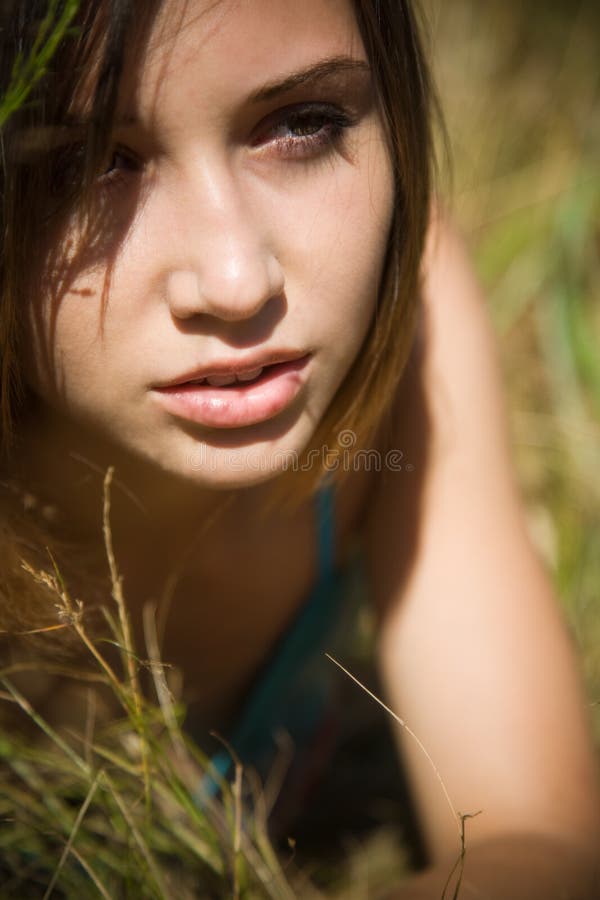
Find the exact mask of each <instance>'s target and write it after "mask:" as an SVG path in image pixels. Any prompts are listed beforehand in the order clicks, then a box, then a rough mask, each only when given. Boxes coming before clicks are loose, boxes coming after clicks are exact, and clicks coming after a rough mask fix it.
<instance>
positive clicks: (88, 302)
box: [28, 0, 393, 486]
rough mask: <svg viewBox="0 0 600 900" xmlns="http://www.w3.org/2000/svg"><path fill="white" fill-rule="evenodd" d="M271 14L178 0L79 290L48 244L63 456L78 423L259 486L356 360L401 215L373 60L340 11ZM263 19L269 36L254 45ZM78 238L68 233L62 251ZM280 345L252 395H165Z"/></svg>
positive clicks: (337, 6) (170, 466)
mask: <svg viewBox="0 0 600 900" xmlns="http://www.w3.org/2000/svg"><path fill="white" fill-rule="evenodd" d="M273 2H274V0H260V2H258V3H253V4H246V3H242V4H239V5H238V4H235V8H236V12H235V16H229V15H228V13H227V10H228V8H229V4H225V5H224V6H222V7H221V6H220V5H219V6H217V7H216V8H214V9H213V8H212V6H211V7H207V8H206V10H203V11H202V14H201V15H198V4H194V5H188V4H183V5H182V6H181V7H180V11H181V17H182V18H181V21H179V17H178V15H175V16H174V18H173V9H172V6H173V5H172V4H170V5H169V7H168V8H169V15H168V16H167V15H166V14H165V15H164V17H163V18H160V17H159V19H158V21H157V22H156V24H155V26H154V28H153V30H152V34H151V36H150V40H149V50H148V53H147V54H146V55H145V56H144V58H143V62H142V65H141V67H139V68H135V66H134V65H133V64H132V65H131V67H130V69H129V70H127V71H126V72H125V75H124V86H123V91H122V100H121V104H122V113H123V117H124V118H125V119H131V118H132V115H130V113H134V114H135V120H136V124H135V125H127V126H124V127H123V128H122V129H120V130H118V131H117V134H116V136H115V141H116V144H117V145H118V146H119V147H123V148H124V149H123V150H122V151H120V152H121V156H120V157H119V158H117V159H116V160H115V163H116V166H117V171H116V173H113V172H111V173H110V175H109V176H107V177H106V178H105V179H104V182H103V183H101V184H99V185H98V188H97V190H98V193H99V195H100V197H99V201H98V203H99V206H101V207H102V208H103V210H104V212H103V213H102V214H103V215H104V216H105V217H109V223H112V233H113V234H114V235H115V237H114V240H113V243H112V244H110V243H109V245H108V246H105V247H104V248H102V247H101V248H100V250H99V252H98V253H97V254H96V256H95V257H94V258H93V259H90V260H89V261H88V260H87V259H86V256H85V254H83V255H82V257H81V258H78V257H77V256H75V258H74V261H73V263H72V264H71V266H70V271H69V277H68V279H67V280H66V283H65V281H64V280H63V281H61V282H58V279H57V277H56V273H53V272H52V261H54V260H55V259H56V258H57V247H56V245H54V246H51V247H50V251H49V253H48V260H49V262H48V265H47V268H46V271H45V273H44V278H43V283H44V284H45V285H46V286H48V285H49V289H48V287H46V290H44V291H42V292H41V294H40V297H39V300H38V302H37V303H36V304H35V305H34V307H33V308H32V315H31V322H30V334H31V344H32V346H33V347H34V348H35V350H34V353H33V354H32V358H31V359H30V362H29V367H28V380H29V383H30V385H31V386H32V387H33V389H34V391H35V392H36V394H38V395H39V396H40V397H41V398H43V401H44V410H45V421H44V440H47V441H49V442H50V443H52V442H54V443H55V444H57V445H58V444H59V443H60V441H61V423H62V422H63V421H64V420H65V419H66V420H67V421H71V422H78V423H80V424H81V426H82V432H81V434H82V435H83V436H85V435H87V436H88V440H89V442H90V443H93V442H94V441H97V440H101V441H106V442H108V443H110V444H111V445H112V446H114V448H115V451H116V452H117V453H125V454H127V455H134V456H137V457H140V458H142V459H145V460H147V461H149V462H151V463H152V464H153V465H154V466H158V467H159V468H160V469H162V470H163V471H165V472H168V473H171V474H175V475H180V476H185V477H186V478H193V479H194V480H195V481H196V483H197V484H199V485H205V486H212V485H219V486H227V485H229V486H231V485H233V484H238V483H239V482H240V480H241V481H242V483H246V484H249V483H252V482H254V481H256V480H261V479H264V478H265V477H268V476H269V475H272V474H275V473H276V472H277V471H278V470H280V469H281V467H282V465H283V461H284V460H285V459H286V458H287V459H289V458H290V454H298V455H299V454H300V452H301V451H302V449H303V448H304V447H305V445H306V444H307V442H308V441H309V440H310V438H311V436H312V434H313V432H314V429H315V427H316V424H317V423H318V422H319V420H320V419H321V418H322V416H323V414H324V412H325V410H326V409H327V407H328V405H329V404H330V402H331V400H332V398H333V396H334V394H335V392H336V389H337V388H338V386H339V385H340V383H341V381H342V379H343V377H344V375H345V374H346V372H347V370H348V368H349V366H350V365H351V363H352V362H353V360H354V358H355V356H356V354H357V353H358V352H359V350H360V346H361V344H362V342H363V339H364V337H365V334H366V331H367V328H368V326H369V323H370V321H371V318H372V315H373V311H374V308H375V300H376V294H377V286H378V282H379V274H378V273H380V272H381V268H382V265H383V257H384V253H385V248H386V242H387V235H388V231H389V227H390V222H391V215H392V206H393V180H392V175H391V167H390V163H389V159H388V154H387V150H386V144H385V139H384V135H383V129H382V125H381V123H380V120H379V116H378V113H377V107H376V104H375V101H374V96H373V92H372V86H371V84H370V78H369V74H368V70H367V69H366V57H365V51H364V48H363V46H362V43H361V39H360V35H359V33H358V29H357V25H356V22H355V19H354V16H353V14H352V12H351V9H350V7H349V4H347V3H346V2H343V0H335V2H332V0H327V2H325V0H310V2H308V3H307V4H302V5H301V6H299V5H296V4H291V5H290V6H289V7H286V11H285V14H284V15H281V8H280V4H278V3H275V6H276V7H277V11H278V15H277V16H274V15H273V14H272V7H273ZM257 17H258V19H259V20H260V21H264V22H269V23H270V25H269V28H266V29H264V30H262V31H261V33H260V34H259V35H257V37H256V39H255V40H254V39H253V40H252V41H248V40H246V35H247V34H248V33H249V30H250V29H251V28H252V25H253V23H254V22H255V21H256V18H257ZM174 20H176V21H177V22H178V27H177V29H176V30H174V29H173V27H172V24H171V23H172V22H173V21H174ZM316 22H318V23H319V27H318V28H317V27H315V23H316ZM289 33H294V34H295V35H296V40H295V41H294V42H293V44H291V45H290V44H289V42H287V41H286V35H287V34H289ZM199 48H201V52H199ZM337 57H339V58H344V59H345V60H346V65H345V66H344V65H340V66H339V67H338V70H337V71H335V69H334V70H333V71H332V73H331V74H330V77H328V78H323V79H322V80H321V81H319V82H315V83H310V82H308V83H307V84H300V85H299V86H296V87H295V88H292V89H291V90H286V91H285V90H284V91H282V90H277V89H276V88H274V87H273V85H275V84H277V82H281V81H283V80H285V79H286V77H287V78H288V79H289V74H290V73H291V72H297V71H303V70H306V69H309V68H310V67H314V66H315V65H317V64H319V63H320V62H322V60H324V59H332V58H337ZM266 58H268V59H269V67H268V78H267V79H265V63H264V61H265V59H266ZM348 62H349V63H350V64H348ZM361 63H362V67H361V66H360V64H361ZM353 65H354V68H352V66H353ZM266 82H267V83H266ZM258 95H261V97H260V99H258V100H257V99H256V97H257V96H258ZM308 101H310V102H311V103H313V104H315V103H317V104H319V103H320V104H322V109H321V108H319V107H317V108H316V109H315V110H314V111H313V113H312V118H311V113H310V110H309V111H308V113H306V112H305V113H304V114H303V115H304V118H303V119H298V120H297V121H296V120H291V121H288V120H286V119H285V117H284V116H283V115H282V114H281V109H282V108H284V109H285V108H290V109H295V110H298V109H300V108H301V105H302V104H303V103H307V102H308ZM334 107H335V109H336V110H337V111H338V112H336V113H335V115H336V116H337V118H338V119H341V117H342V116H343V117H345V118H344V126H343V128H340V126H339V125H336V124H335V122H336V121H337V119H336V120H335V121H334V122H333V124H332V123H331V121H330V120H331V118H332V116H333V113H331V112H329V110H330V109H332V108H334ZM190 111H192V112H190ZM327 116H329V120H328V118H327ZM346 121H347V123H348V124H345V123H346ZM336 128H337V129H338V130H341V131H342V133H341V134H340V135H337V134H335V133H334V132H335V129H336ZM307 137H308V138H309V139H312V144H309V143H307V142H306V139H307ZM302 138H304V139H305V143H304V144H302V141H301V139H302ZM125 148H126V149H125ZM111 179H112V181H111ZM101 181H102V180H101ZM107 209H108V210H109V212H108V213H107V212H106V210H107ZM104 225H105V227H104V231H105V232H107V231H110V229H108V228H106V223H104ZM77 240H78V235H77V230H76V226H75V224H73V225H69V223H68V222H67V223H66V225H65V231H64V234H63V235H62V236H61V238H60V243H59V245H58V251H59V255H60V247H61V246H62V247H63V248H64V247H65V246H67V245H70V246H75V247H76V246H77ZM53 274H54V276H55V277H54V280H53ZM273 353H276V354H278V355H279V356H281V357H282V358H283V360H284V361H285V360H287V359H293V358H297V357H303V358H305V365H303V366H302V367H301V370H300V369H299V370H298V371H297V372H294V373H291V374H289V373H288V375H287V376H286V377H285V378H284V377H283V376H281V377H280V378H279V379H275V378H274V377H271V378H270V380H269V383H268V384H264V385H262V387H261V385H260V384H257V385H256V386H254V388H253V389H252V390H251V389H250V386H249V387H248V390H247V391H246V393H245V394H244V392H243V390H241V389H239V388H232V389H230V391H229V393H228V392H227V391H226V390H225V389H223V390H221V391H218V390H213V391H212V392H208V391H207V390H206V388H205V389H204V391H203V390H202V389H198V390H196V391H195V392H190V391H189V390H188V391H187V395H186V401H185V402H186V404H187V405H185V408H184V406H183V405H182V403H176V402H175V401H174V399H173V396H172V394H171V395H169V396H167V393H166V392H165V391H160V390H159V391H157V390H156V389H155V388H156V386H157V385H158V386H162V385H164V384H165V383H167V382H176V381H178V380H179V381H181V380H183V379H184V378H186V377H189V378H192V377H194V375H195V373H196V370H198V369H200V368H202V369H204V370H205V371H210V370H211V369H215V367H216V369H217V370H218V369H219V367H220V366H222V365H223V363H224V362H225V363H227V362H228V361H230V360H232V359H234V360H238V361H239V360H240V359H241V361H242V362H241V363H238V366H239V365H241V367H242V368H244V367H245V368H246V369H248V368H256V367H257V366H260V365H262V362H263V359H265V358H267V357H268V356H269V355H271V354H273ZM236 392H237V395H239V398H240V399H239V402H238V404H237V405H235V404H234V400H235V396H234V395H236ZM192 393H194V396H193V397H191V394H192ZM237 395H236V396H237ZM242 395H243V396H242ZM190 397H191V399H190ZM215 428H216V429H217V431H215ZM223 428H226V429H227V431H228V433H227V435H225V436H223V435H221V434H220V431H221V430H222V429H223ZM220 443H225V444H226V446H220ZM240 462H242V463H243V464H244V466H243V469H242V467H241V466H240ZM240 469H242V471H240Z"/></svg>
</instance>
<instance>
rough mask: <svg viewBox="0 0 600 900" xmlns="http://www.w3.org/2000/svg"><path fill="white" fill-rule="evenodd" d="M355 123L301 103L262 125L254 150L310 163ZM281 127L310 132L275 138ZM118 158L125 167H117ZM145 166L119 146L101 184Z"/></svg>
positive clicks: (334, 110)
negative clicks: (274, 153) (270, 151)
mask: <svg viewBox="0 0 600 900" xmlns="http://www.w3.org/2000/svg"><path fill="white" fill-rule="evenodd" d="M354 124H355V122H354V120H353V118H352V117H351V116H350V115H349V114H348V113H347V112H345V111H344V110H342V109H340V108H339V107H337V106H332V105H331V104H328V103H305V104H302V105H300V104H298V105H296V106H290V107H287V108H285V109H283V110H278V111H277V113H275V114H274V115H273V116H271V117H269V118H268V119H267V120H266V121H265V122H263V123H261V126H260V131H259V134H258V136H257V137H256V138H255V139H254V140H253V141H252V147H253V148H254V149H256V150H257V151H258V152H259V153H261V154H262V153H267V154H268V153H269V149H270V148H272V147H273V146H275V147H276V148H277V151H276V154H277V155H279V156H282V157H283V158H284V159H298V160H302V159H305V160H310V159H314V158H316V157H318V156H321V155H322V154H323V153H324V152H327V151H328V150H330V149H334V148H336V147H337V146H339V144H340V142H341V141H342V140H343V138H344V136H345V132H346V130H347V129H348V128H350V127H352V126H353V125H354ZM315 126H316V127H315ZM282 128H287V130H288V131H293V130H294V129H295V130H296V131H300V130H301V129H302V128H304V129H305V130H306V131H307V132H308V133H306V134H296V135H294V136H291V135H286V136H275V137H273V135H274V133H275V132H277V130H278V129H282ZM117 158H120V159H121V160H123V161H124V163H125V164H124V165H120V166H117V165H116V160H117ZM142 166H143V163H142V161H141V160H140V159H139V158H138V157H137V156H136V155H135V154H134V153H133V151H131V150H129V149H128V148H126V147H121V146H117V147H115V149H114V150H113V153H112V157H111V161H110V165H109V166H108V167H107V169H106V170H105V171H104V172H103V173H102V174H101V175H100V176H99V178H98V184H99V185H100V186H101V187H103V188H107V189H108V188H112V187H114V186H116V185H118V184H119V183H121V182H122V181H123V180H124V179H126V177H127V173H129V172H137V171H139V170H140V169H141V168H142Z"/></svg>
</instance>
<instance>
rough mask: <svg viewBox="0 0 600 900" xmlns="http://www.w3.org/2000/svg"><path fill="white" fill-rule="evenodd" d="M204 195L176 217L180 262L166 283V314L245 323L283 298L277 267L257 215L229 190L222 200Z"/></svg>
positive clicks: (213, 194)
mask: <svg viewBox="0 0 600 900" xmlns="http://www.w3.org/2000/svg"><path fill="white" fill-rule="evenodd" d="M203 193H204V196H203V197H202V198H199V197H196V198H195V203H194V209H193V210H190V211H189V213H188V215H187V216H186V217H185V220H184V221H181V219H180V224H181V230H180V231H179V234H178V235H177V239H178V243H179V247H180V252H179V253H178V257H179V258H178V260H177V263H176V265H175V266H173V267H172V269H171V271H170V272H169V274H168V283H167V296H168V302H169V306H170V310H171V313H172V315H173V316H175V317H176V318H177V319H182V320H185V319H190V318H193V317H194V316H198V315H201V314H205V315H210V316H214V317H216V318H219V319H222V320H224V321H232V322H233V321H237V320H243V319H249V318H251V317H252V316H255V315H257V313H259V312H260V310H261V309H262V308H263V306H264V305H265V304H266V303H267V302H268V301H269V300H270V299H271V298H274V297H278V296H280V295H281V294H282V292H283V288H284V275H283V270H282V267H281V265H280V263H279V260H278V259H277V257H276V255H275V253H274V252H273V250H272V248H271V247H270V243H269V240H268V236H266V235H265V234H264V233H263V229H262V228H261V225H264V223H261V222H260V215H259V211H256V210H254V211H252V210H250V209H249V207H248V204H247V203H245V202H244V198H243V197H240V196H236V195H235V193H234V192H233V191H231V190H230V191H229V192H228V194H227V196H225V192H224V191H219V192H216V191H214V190H213V191H209V192H203ZM207 194H208V196H207ZM183 247H185V250H184V253H183V254H181V249H182V248H183Z"/></svg>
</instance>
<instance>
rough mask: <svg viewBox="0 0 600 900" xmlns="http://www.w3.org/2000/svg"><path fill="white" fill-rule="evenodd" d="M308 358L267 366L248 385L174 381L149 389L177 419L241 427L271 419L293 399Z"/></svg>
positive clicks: (302, 378)
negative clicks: (166, 385) (181, 382)
mask: <svg viewBox="0 0 600 900" xmlns="http://www.w3.org/2000/svg"><path fill="white" fill-rule="evenodd" d="M308 359H309V357H308V356H303V357H301V359H294V360H291V361H290V362H285V363H278V364H277V365H273V366H268V367H267V368H266V369H265V371H264V372H263V374H262V375H261V376H260V377H259V378H258V379H257V380H256V381H253V382H251V383H248V384H244V383H243V382H239V383H238V384H235V385H232V386H231V387H213V386H212V385H210V384H178V385H173V386H171V387H161V388H154V389H153V390H154V392H155V393H156V394H157V395H158V397H160V401H161V403H162V405H163V407H164V408H165V409H166V410H167V412H169V413H170V414H171V415H174V416H177V417H178V418H180V419H186V420H187V421H188V422H194V423H195V424H197V425H203V426H205V427H206V428H243V427H244V426H247V425H257V424H258V423H259V422H266V421H267V420H268V419H272V418H273V417H274V416H276V415H278V414H279V413H280V412H283V410H284V409H286V408H287V407H288V406H289V405H290V404H291V403H292V402H293V400H294V399H295V398H296V396H297V394H298V392H299V391H300V388H301V387H302V385H303V383H304V380H305V373H304V371H303V370H304V368H305V366H306V364H307V362H308Z"/></svg>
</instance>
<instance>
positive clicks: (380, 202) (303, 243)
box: [284, 141, 394, 353]
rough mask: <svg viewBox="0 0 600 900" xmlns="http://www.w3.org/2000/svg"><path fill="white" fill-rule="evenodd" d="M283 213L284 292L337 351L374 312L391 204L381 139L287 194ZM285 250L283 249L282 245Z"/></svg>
mask: <svg viewBox="0 0 600 900" xmlns="http://www.w3.org/2000/svg"><path fill="white" fill-rule="evenodd" d="M292 205H293V207H294V209H297V210H299V212H298V213H297V215H296V216H294V217H293V218H290V219H289V222H288V230H287V232H286V233H287V234H288V235H293V236H294V237H293V239H291V240H290V241H289V244H290V246H291V247H293V248H294V249H295V250H296V256H295V258H294V257H293V255H292V254H291V253H290V259H289V265H288V272H289V274H290V279H291V292H292V293H293V288H294V286H296V287H298V288H299V291H300V293H301V294H302V298H303V300H302V308H301V310H300V312H299V314H300V315H302V314H303V312H305V314H306V317H307V318H308V316H309V315H310V317H311V318H312V320H313V322H314V321H316V322H318V324H319V327H320V328H321V330H327V332H328V333H331V336H333V337H335V338H336V340H337V342H338V344H337V346H338V348H339V351H340V353H347V352H348V345H350V349H351V350H353V351H356V350H357V349H358V347H359V346H360V344H361V343H362V339H363V338H364V335H365V333H366V330H367V328H368V326H369V323H370V321H371V319H372V316H373V313H374V311H375V305H376V302H377V294H378V287H379V282H380V278H381V273H382V268H383V262H384V259H385V254H386V250H387V244H388V237H389V232H390V228H391V222H392V216H393V209H394V182H393V175H392V169H391V165H390V163H389V159H388V156H387V153H386V151H385V149H384V147H383V144H382V142H381V141H379V142H378V143H377V144H376V145H375V146H373V145H372V146H371V152H369V153H365V158H364V159H361V161H360V164H357V165H356V166H354V165H353V166H350V165H347V166H344V167H342V168H340V169H338V171H337V172H335V173H334V174H332V175H331V177H330V178H329V179H324V180H323V183H320V184H319V183H318V182H315V183H313V184H312V185H311V187H310V189H309V190H305V191H303V192H302V194H301V196H300V197H297V198H294V202H293V204H292ZM284 252H285V251H284Z"/></svg>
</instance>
